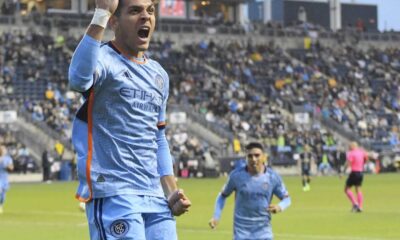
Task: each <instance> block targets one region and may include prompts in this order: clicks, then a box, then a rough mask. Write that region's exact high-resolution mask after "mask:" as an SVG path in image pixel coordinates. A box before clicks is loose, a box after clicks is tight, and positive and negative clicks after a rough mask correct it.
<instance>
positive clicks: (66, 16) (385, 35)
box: [0, 12, 400, 42]
mask: <svg viewBox="0 0 400 240" xmlns="http://www.w3.org/2000/svg"><path fill="white" fill-rule="evenodd" d="M90 20H91V15H89V14H79V13H74V12H71V13H56V12H55V13H47V14H44V15H41V14H31V15H28V16H21V17H19V18H16V17H15V16H0V25H7V26H12V25H16V24H21V25H25V26H27V25H28V24H29V23H30V22H34V23H35V25H41V26H44V27H48V28H53V27H56V28H63V29H64V30H68V28H70V27H73V28H86V27H87V26H88V24H89V23H90ZM156 31H159V32H167V33H177V34H178V33H204V34H225V35H243V34H245V33H252V34H253V35H258V36H260V37H263V36H270V37H300V38H302V37H306V36H308V32H307V31H304V30H302V29H301V28H289V27H288V28H275V27H264V28H262V29H258V30H257V29H256V30H248V32H246V31H245V30H244V28H243V27H242V26H240V25H216V26H208V25H205V24H201V23H196V22H191V21H189V22H188V23H185V21H182V22H177V21H175V22H168V20H165V19H160V20H159V21H158V24H157V26H156ZM311 31H313V30H311ZM314 32H317V33H318V37H320V38H326V39H337V38H338V37H340V35H347V36H348V35H351V36H352V37H356V38H357V39H359V40H363V41H386V42H389V41H390V42H396V41H399V40H400V33H399V32H357V31H353V30H351V29H350V30H346V31H341V32H333V31H328V30H324V31H319V30H315V31H314Z"/></svg>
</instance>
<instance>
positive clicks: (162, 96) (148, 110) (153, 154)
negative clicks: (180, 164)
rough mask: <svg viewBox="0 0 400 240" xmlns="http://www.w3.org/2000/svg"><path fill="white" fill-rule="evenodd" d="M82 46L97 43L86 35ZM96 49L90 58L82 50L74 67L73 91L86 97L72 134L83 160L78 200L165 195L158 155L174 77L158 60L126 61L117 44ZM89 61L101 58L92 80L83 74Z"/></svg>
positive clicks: (80, 158) (80, 157)
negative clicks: (170, 81)
mask: <svg viewBox="0 0 400 240" xmlns="http://www.w3.org/2000/svg"><path fill="white" fill-rule="evenodd" d="M81 44H86V45H87V46H89V47H91V45H96V44H97V43H96V41H95V40H94V39H92V38H90V37H89V36H85V37H84V39H83V40H82V42H81ZM98 44H99V45H100V43H98ZM95 47H97V48H99V50H96V51H97V52H96V54H97V55H96V56H85V53H82V52H84V51H85V49H84V48H81V49H79V47H78V50H77V51H76V52H75V55H77V56H75V59H74V58H73V61H72V64H71V67H70V79H69V83H70V86H71V88H73V89H75V90H78V91H80V92H82V93H83V95H84V96H85V97H86V101H85V103H84V104H83V105H82V107H81V108H80V110H79V111H78V113H77V115H76V118H75V120H74V123H73V132H72V141H73V145H74V147H75V150H76V152H77V157H78V164H77V168H78V176H79V187H78V190H77V198H78V199H80V200H81V201H88V200H90V199H91V198H103V197H109V196H115V195H121V194H136V195H147V196H156V197H164V194H163V191H162V187H161V184H160V171H159V169H158V168H159V164H158V163H157V155H158V153H159V152H158V150H159V144H158V134H159V132H160V129H163V128H164V126H165V120H166V119H165V118H166V104H167V98H168V91H169V79H168V75H167V73H166V72H165V70H164V69H163V68H162V67H161V66H160V65H159V64H158V63H157V62H155V61H153V60H150V59H147V58H144V59H143V62H138V61H135V60H130V59H128V58H127V57H124V56H123V55H122V54H121V53H120V51H119V50H118V49H117V48H116V47H115V46H114V45H113V44H112V43H111V42H109V43H106V44H102V45H101V46H95ZM79 51H82V52H79ZM92 52H93V51H92ZM92 52H90V53H92ZM86 57H87V58H88V60H86V59H85V58H86ZM89 57H90V58H95V59H97V63H96V66H95V69H96V71H95V73H94V74H93V76H92V77H90V78H89V79H86V78H87V77H85V76H80V74H81V72H83V71H85V66H82V65H84V64H86V63H85V61H90V59H89ZM87 67H91V66H87ZM164 155H166V154H164ZM167 155H168V156H164V160H165V161H170V163H169V162H168V165H171V169H172V160H171V157H170V154H169V148H168V151H167Z"/></svg>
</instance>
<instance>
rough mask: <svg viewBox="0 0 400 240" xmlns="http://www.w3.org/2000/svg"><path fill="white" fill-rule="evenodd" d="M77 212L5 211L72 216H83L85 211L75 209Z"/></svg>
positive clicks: (20, 213) (21, 213)
mask: <svg viewBox="0 0 400 240" xmlns="http://www.w3.org/2000/svg"><path fill="white" fill-rule="evenodd" d="M76 211H77V212H73V211H71V212H53V211H6V212H5V213H11V214H18V215H58V216H73V217H81V216H83V217H85V218H86V215H85V213H82V212H79V210H78V209H77V210H76Z"/></svg>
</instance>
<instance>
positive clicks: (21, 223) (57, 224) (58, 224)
mask: <svg viewBox="0 0 400 240" xmlns="http://www.w3.org/2000/svg"><path fill="white" fill-rule="evenodd" d="M0 225H11V226H26V225H35V226H41V227H66V226H71V227H87V223H86V222H84V223H82V222H81V223H71V222H59V221H57V222H38V221H32V222H29V223H26V221H8V220H1V222H0Z"/></svg>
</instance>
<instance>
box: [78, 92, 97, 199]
mask: <svg viewBox="0 0 400 240" xmlns="http://www.w3.org/2000/svg"><path fill="white" fill-rule="evenodd" d="M93 103H94V88H93V87H92V89H91V90H90V94H89V99H88V111H87V120H88V121H87V123H88V154H87V158H86V181H87V185H88V188H89V196H88V197H87V198H83V197H82V196H80V195H79V194H77V195H76V196H75V197H76V198H77V199H78V200H79V201H80V202H89V201H90V200H92V197H93V190H92V180H91V176H90V169H91V165H92V158H93V116H92V110H93Z"/></svg>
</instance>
